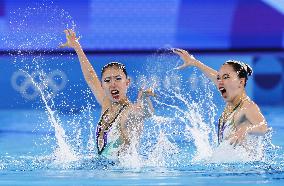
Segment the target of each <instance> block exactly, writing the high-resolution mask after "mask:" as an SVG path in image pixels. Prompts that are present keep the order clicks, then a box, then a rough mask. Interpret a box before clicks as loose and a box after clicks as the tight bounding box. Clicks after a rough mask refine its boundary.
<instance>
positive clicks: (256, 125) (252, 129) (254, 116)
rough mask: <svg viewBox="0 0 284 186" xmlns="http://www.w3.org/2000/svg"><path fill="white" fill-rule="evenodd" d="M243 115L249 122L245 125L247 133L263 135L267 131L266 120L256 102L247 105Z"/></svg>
mask: <svg viewBox="0 0 284 186" xmlns="http://www.w3.org/2000/svg"><path fill="white" fill-rule="evenodd" d="M245 117H246V118H247V120H248V121H249V122H250V123H251V125H249V126H247V131H246V132H247V133H249V134H257V135H264V134H265V133H266V132H267V131H268V127H267V123H266V120H265V118H264V116H263V115H262V114H261V111H260V109H259V108H258V106H257V105H256V104H251V105H249V107H248V108H247V111H246V113H245Z"/></svg>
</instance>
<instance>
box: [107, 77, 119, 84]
mask: <svg viewBox="0 0 284 186" xmlns="http://www.w3.org/2000/svg"><path fill="white" fill-rule="evenodd" d="M112 79H114V81H116V82H119V81H121V80H122V77H121V76H115V77H113V78H111V77H106V78H105V79H104V82H105V83H110V82H111V80H112Z"/></svg>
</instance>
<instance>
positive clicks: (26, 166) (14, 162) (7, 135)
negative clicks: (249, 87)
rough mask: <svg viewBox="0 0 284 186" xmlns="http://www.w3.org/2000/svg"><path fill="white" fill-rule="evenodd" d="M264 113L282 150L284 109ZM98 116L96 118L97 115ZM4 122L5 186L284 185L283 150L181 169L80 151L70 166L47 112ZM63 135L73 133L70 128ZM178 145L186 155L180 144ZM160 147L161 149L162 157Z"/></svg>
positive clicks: (14, 113)
mask: <svg viewBox="0 0 284 186" xmlns="http://www.w3.org/2000/svg"><path fill="white" fill-rule="evenodd" d="M264 114H265V116H266V117H267V119H268V123H269V124H270V125H271V126H273V130H274V133H273V138H272V141H273V144H275V145H278V146H280V147H281V146H283V145H284V144H283V141H284V140H283V135H281V134H283V132H284V131H283V128H282V127H281V125H280V123H281V122H283V120H284V117H283V115H284V109H283V108H273V107H267V108H264ZM94 115H96V116H98V112H97V111H95V113H94ZM69 117H70V116H69ZM0 118H1V121H0V122H1V128H0V148H1V153H0V156H1V160H0V174H1V180H0V184H1V185H39V184H43V185H158V184H162V185H203V184H210V185H219V184H222V185H229V184H238V185H248V184H250V185H251V184H269V185H271V184H273V185H282V179H283V178H284V173H283V154H284V152H283V149H282V148H280V149H278V150H277V157H276V158H275V159H274V161H273V162H269V161H267V162H236V163H210V162H207V163H205V162H202V161H199V162H198V161H189V159H191V157H190V156H188V157H179V158H180V159H179V160H180V161H181V162H183V163H182V164H175V165H171V164H161V163H160V162H154V163H153V164H152V165H151V162H150V161H148V162H147V161H145V162H147V163H148V165H143V166H141V167H127V168H125V167H120V166H113V165H111V164H109V162H107V161H105V160H98V159H96V158H95V157H94V156H91V154H89V152H83V151H82V152H81V153H78V154H81V157H80V158H79V159H77V160H73V161H69V162H68V163H66V161H63V160H61V159H60V158H59V159H58V158H56V156H54V154H53V152H54V150H55V149H56V147H58V146H57V145H56V143H57V142H56V140H55V138H56V137H55V132H54V130H52V129H51V128H49V125H48V122H47V121H48V116H47V115H46V112H44V111H40V110H39V111H35V110H1V112H0ZM61 118H63V119H62V120H61V122H62V123H68V122H67V121H68V116H64V115H62V116H61ZM275 121H276V122H275ZM39 125H41V127H39ZM44 125H46V126H44ZM65 130H66V132H67V134H71V131H69V129H68V128H65ZM84 135H86V134H84ZM48 136H50V137H51V139H49V140H51V141H49V142H47V139H48ZM83 137H84V136H83ZM52 140H53V141H52ZM177 141H178V140H177ZM157 144H159V143H157ZM167 145H168V144H167ZM172 145H174V144H172ZM176 145H178V146H179V147H180V148H181V149H180V150H182V148H183V144H182V141H179V144H176ZM162 147H164V145H161V146H160V149H158V151H160V153H161V148H162ZM77 152H79V151H77ZM78 154H77V155H78ZM223 155H224V156H225V155H226V154H223ZM150 158H151V157H150ZM172 158H174V156H172ZM153 160H155V159H152V161H153ZM60 161H61V162H60ZM168 161H169V160H168Z"/></svg>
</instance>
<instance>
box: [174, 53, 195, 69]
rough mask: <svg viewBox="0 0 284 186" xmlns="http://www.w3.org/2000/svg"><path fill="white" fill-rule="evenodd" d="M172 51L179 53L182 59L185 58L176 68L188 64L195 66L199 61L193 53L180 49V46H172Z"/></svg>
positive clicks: (182, 67) (181, 67)
mask: <svg viewBox="0 0 284 186" xmlns="http://www.w3.org/2000/svg"><path fill="white" fill-rule="evenodd" d="M172 51H173V52H174V53H176V54H177V55H179V56H180V57H181V59H182V60H183V62H184V63H183V64H182V65H181V66H179V67H177V68H176V69H179V70H180V69H184V68H186V67H188V66H195V65H196V64H197V63H198V62H199V61H198V60H196V59H195V58H194V57H193V55H190V54H189V53H188V52H187V51H186V50H183V49H178V48H172Z"/></svg>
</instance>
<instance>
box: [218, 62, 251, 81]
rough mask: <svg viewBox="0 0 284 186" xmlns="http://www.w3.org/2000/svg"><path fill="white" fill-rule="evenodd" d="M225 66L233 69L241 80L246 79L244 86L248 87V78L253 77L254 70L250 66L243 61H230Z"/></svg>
mask: <svg viewBox="0 0 284 186" xmlns="http://www.w3.org/2000/svg"><path fill="white" fill-rule="evenodd" d="M223 65H230V66H231V67H233V69H234V71H235V72H236V73H237V74H238V77H239V78H245V84H244V86H246V85H247V80H248V76H251V75H252V73H253V71H252V68H251V67H250V66H249V65H248V64H245V63H243V62H241V61H235V60H228V61H226V62H225V63H224V64H223Z"/></svg>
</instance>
